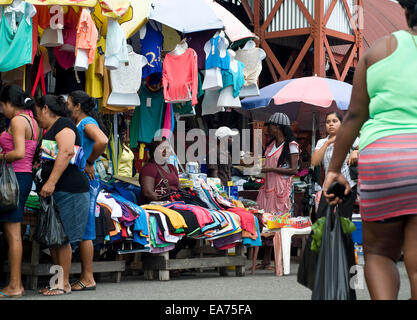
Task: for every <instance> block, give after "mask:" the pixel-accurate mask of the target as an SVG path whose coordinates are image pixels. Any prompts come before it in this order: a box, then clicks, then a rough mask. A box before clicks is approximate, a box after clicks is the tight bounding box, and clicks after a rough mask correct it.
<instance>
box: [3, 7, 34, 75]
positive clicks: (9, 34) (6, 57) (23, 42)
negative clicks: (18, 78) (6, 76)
mask: <svg viewBox="0 0 417 320" xmlns="http://www.w3.org/2000/svg"><path fill="white" fill-rule="evenodd" d="M25 5H26V6H28V5H29V4H28V3H26V4H25ZM0 11H1V22H0V48H1V50H0V72H6V71H10V70H13V69H16V68H19V67H21V66H23V65H25V64H28V63H31V62H32V23H28V21H27V19H26V10H24V11H25V12H23V14H22V18H21V20H20V23H19V26H18V28H17V30H16V33H14V32H13V30H12V28H11V26H10V25H9V22H8V21H7V18H6V14H5V13H4V10H3V9H2V7H1V6H0ZM8 14H9V13H8ZM10 14H14V13H10ZM16 53H18V54H16Z"/></svg>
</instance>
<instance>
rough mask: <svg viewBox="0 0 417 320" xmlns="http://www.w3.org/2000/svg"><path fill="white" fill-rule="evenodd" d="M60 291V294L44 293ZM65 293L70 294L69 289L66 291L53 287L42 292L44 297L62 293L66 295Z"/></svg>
mask: <svg viewBox="0 0 417 320" xmlns="http://www.w3.org/2000/svg"><path fill="white" fill-rule="evenodd" d="M53 291H54V292H57V291H58V292H61V293H60V294H46V293H47V292H53ZM66 294H71V291H70V292H66V291H65V290H64V289H59V288H55V289H50V288H49V289H48V291H45V292H44V293H43V296H45V297H54V296H62V295H66Z"/></svg>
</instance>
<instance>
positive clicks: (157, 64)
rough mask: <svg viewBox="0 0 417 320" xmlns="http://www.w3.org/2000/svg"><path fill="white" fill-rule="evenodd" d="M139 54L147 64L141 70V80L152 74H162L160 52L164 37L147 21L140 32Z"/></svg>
mask: <svg viewBox="0 0 417 320" xmlns="http://www.w3.org/2000/svg"><path fill="white" fill-rule="evenodd" d="M140 36H141V37H140V38H141V40H140V43H141V54H142V55H144V56H145V57H146V59H147V60H148V64H147V65H146V66H145V67H144V68H143V72H142V78H146V77H148V76H149V75H150V74H152V73H162V58H161V51H162V45H163V42H164V36H163V34H162V32H161V31H160V30H159V29H158V28H156V27H155V28H154V27H153V26H152V24H151V22H150V21H148V22H147V23H146V24H145V25H144V26H143V27H142V29H141V30H140Z"/></svg>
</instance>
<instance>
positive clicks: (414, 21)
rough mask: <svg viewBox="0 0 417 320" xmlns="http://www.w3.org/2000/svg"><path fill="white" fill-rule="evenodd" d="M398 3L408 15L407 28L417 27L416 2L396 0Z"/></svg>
mask: <svg viewBox="0 0 417 320" xmlns="http://www.w3.org/2000/svg"><path fill="white" fill-rule="evenodd" d="M398 3H399V4H400V5H401V6H402V7H403V8H404V9H407V10H408V12H409V14H410V20H409V21H408V26H409V27H410V28H413V27H414V26H416V25H417V0H398Z"/></svg>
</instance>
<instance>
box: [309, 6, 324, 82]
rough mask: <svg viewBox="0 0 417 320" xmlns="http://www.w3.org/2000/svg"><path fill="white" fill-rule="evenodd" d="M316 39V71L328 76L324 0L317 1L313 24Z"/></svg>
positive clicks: (317, 73)
mask: <svg viewBox="0 0 417 320" xmlns="http://www.w3.org/2000/svg"><path fill="white" fill-rule="evenodd" d="M312 33H313V39H314V73H315V74H316V75H317V76H319V77H326V59H325V55H324V37H325V36H326V35H325V26H324V0H316V1H315V17H314V26H312Z"/></svg>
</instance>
